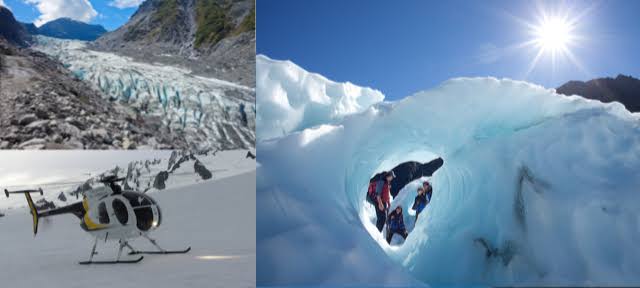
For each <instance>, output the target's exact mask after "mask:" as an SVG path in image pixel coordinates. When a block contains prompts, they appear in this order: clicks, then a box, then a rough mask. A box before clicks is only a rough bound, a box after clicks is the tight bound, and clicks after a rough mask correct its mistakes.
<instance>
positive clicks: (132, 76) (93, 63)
mask: <svg viewBox="0 0 640 288" xmlns="http://www.w3.org/2000/svg"><path fill="white" fill-rule="evenodd" d="M34 48H35V49H37V50H40V51H42V52H44V53H46V54H49V55H52V56H53V57H55V58H57V59H58V60H59V61H60V62H62V63H63V64H64V65H65V66H67V67H68V68H69V69H70V70H71V71H72V72H73V73H74V74H75V75H76V76H77V77H78V78H80V79H83V80H87V81H89V82H90V83H93V84H94V85H95V86H96V88H98V89H99V90H101V91H103V92H104V94H105V95H106V96H107V97H109V98H110V99H111V100H115V101H119V102H121V103H124V104H126V105H129V106H131V107H133V108H135V109H137V110H139V111H141V114H142V115H143V116H151V117H159V118H160V119H161V120H162V121H163V122H164V123H165V124H167V125H168V126H169V127H171V128H172V129H173V130H181V131H186V134H185V135H186V137H187V140H188V141H189V143H193V144H194V145H197V146H199V147H197V148H208V147H223V148H247V147H254V146H255V90H254V89H253V88H249V87H245V86H242V85H238V84H235V83H231V82H227V81H223V80H218V79H214V78H205V77H199V76H195V75H192V74H190V71H188V70H185V69H181V68H177V67H173V66H167V65H160V64H157V65H156V64H148V63H142V62H136V61H134V60H132V59H131V58H128V57H122V56H118V55H115V54H112V53H105V52H98V51H92V50H89V49H86V42H83V41H76V40H61V39H56V38H50V37H44V36H37V37H36V44H35V45H34Z"/></svg>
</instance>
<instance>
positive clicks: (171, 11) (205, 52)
mask: <svg viewBox="0 0 640 288" xmlns="http://www.w3.org/2000/svg"><path fill="white" fill-rule="evenodd" d="M93 47H94V48H95V49H99V50H104V51H115V52H117V53H120V54H122V55H127V56H132V57H134V58H137V59H141V60H143V61H144V62H160V63H165V64H170V65H178V66H182V67H186V68H188V69H190V70H192V71H193V73H195V74H198V75H204V76H210V77H215V78H219V79H223V80H227V81H231V82H235V83H240V84H242V85H245V86H250V87H255V2H254V1H252V0H147V1H145V2H144V3H143V4H142V5H140V7H139V8H138V10H137V11H136V13H135V14H133V16H131V19H130V20H129V21H128V22H127V23H126V24H125V25H124V26H122V27H120V28H119V29H117V30H116V31H113V32H110V33H107V34H105V35H103V36H102V37H100V38H99V39H98V40H96V42H95V43H94V44H93Z"/></svg>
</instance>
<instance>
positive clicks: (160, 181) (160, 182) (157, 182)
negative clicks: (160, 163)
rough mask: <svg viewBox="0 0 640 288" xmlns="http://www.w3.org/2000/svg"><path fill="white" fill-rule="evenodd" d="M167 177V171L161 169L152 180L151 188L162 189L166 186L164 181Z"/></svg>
mask: <svg viewBox="0 0 640 288" xmlns="http://www.w3.org/2000/svg"><path fill="white" fill-rule="evenodd" d="M167 179H169V172H167V171H162V172H160V173H158V175H156V178H155V179H154V180H153V188H156V189H158V190H162V189H164V188H166V187H167V185H166V184H165V182H166V181H167Z"/></svg>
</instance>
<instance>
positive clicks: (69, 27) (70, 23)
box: [38, 17, 107, 41]
mask: <svg viewBox="0 0 640 288" xmlns="http://www.w3.org/2000/svg"><path fill="white" fill-rule="evenodd" d="M38 33H39V34H42V35H45V36H50V37H55V38H62V39H77V40H84V41H93V40H96V39H98V37H100V36H102V34H104V33H107V30H106V29H104V27H102V25H95V24H88V23H85V22H82V21H78V20H74V19H71V18H67V17H63V18H58V19H55V20H53V21H50V22H47V23H45V24H44V25H42V26H40V28H38Z"/></svg>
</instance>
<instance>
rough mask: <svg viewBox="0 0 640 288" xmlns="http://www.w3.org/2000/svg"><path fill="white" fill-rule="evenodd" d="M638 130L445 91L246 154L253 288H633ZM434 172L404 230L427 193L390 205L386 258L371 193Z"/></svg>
mask: <svg viewBox="0 0 640 288" xmlns="http://www.w3.org/2000/svg"><path fill="white" fill-rule="evenodd" d="M259 63H260V62H259ZM262 65H268V63H265V62H264V61H262ZM273 65H274V66H278V65H280V64H278V63H274V64H273ZM264 71H270V69H268V67H267V68H265V67H263V68H261V69H258V72H259V73H262V72H264ZM263 77H265V76H264V75H258V79H261V78H263ZM272 81H273V82H274V83H277V82H278V81H281V82H282V83H289V81H290V80H289V79H288V78H287V77H283V78H282V79H277V78H274V79H273V80H272ZM259 83H261V82H259ZM273 85H275V86H277V84H273ZM281 87H285V88H283V89H286V87H287V86H286V85H282V86H281ZM258 89H259V91H263V90H260V89H261V88H258ZM274 91H276V90H274ZM262 97H267V98H268V97H276V95H262V94H261V95H260V97H259V98H262ZM336 97H339V95H336ZM258 113H259V115H258V118H259V119H262V120H261V121H268V120H270V118H268V117H269V115H268V114H261V113H262V111H261V110H258ZM260 117H262V118H260ZM291 117H293V118H296V117H300V115H299V114H298V113H297V112H296V113H293V115H292V116H291ZM280 118H284V119H286V118H287V116H286V115H285V116H279V117H278V118H276V119H275V120H278V119H280ZM638 118H639V117H638V115H637V114H632V113H630V112H628V111H627V110H625V109H624V107H623V106H622V105H621V104H619V103H611V104H602V103H600V102H597V101H591V100H586V99H584V98H581V97H579V96H562V95H558V94H556V93H555V92H554V91H553V90H548V89H545V88H543V87H540V86H535V85H532V84H529V83H526V82H519V81H512V80H508V79H502V80H499V79H495V78H458V79H452V80H449V81H447V82H445V83H443V84H442V85H440V86H439V87H436V88H434V89H431V90H427V91H423V92H419V93H416V94H415V95H412V96H409V97H406V98H404V99H402V100H400V101H397V102H392V103H389V102H387V103H379V104H376V105H373V106H371V107H369V108H367V109H366V110H365V111H363V112H362V113H359V114H354V115H351V116H349V117H345V118H344V120H342V121H339V122H335V121H333V119H330V118H327V119H325V122H327V123H333V124H324V125H318V126H314V127H310V128H308V129H304V130H303V131H300V132H294V133H289V134H287V135H286V136H283V137H280V138H276V139H270V140H262V141H259V142H258V144H257V149H258V150H259V153H258V157H259V158H258V162H259V168H258V174H257V177H258V182H257V201H258V203H260V205H258V211H257V219H258V220H257V221H258V223H257V227H258V231H257V250H258V258H257V259H258V268H257V269H258V275H257V277H258V278H257V281H258V285H290V284H293V285H299V284H305V285H381V284H389V285H406V284H416V281H418V282H419V283H425V284H429V285H453V284H455V285H478V284H479V285H532V286H537V285H634V284H635V285H637V284H638V283H640V250H639V249H637V248H636V246H637V243H638V241H640V212H639V211H640V193H638V187H640V178H639V177H637V175H638V174H639V173H640V127H639V123H640V122H639V121H638V120H639V119H638ZM259 128H260V127H259ZM260 133H261V131H258V135H260ZM436 157H442V158H443V159H444V166H442V167H441V168H440V169H439V170H438V171H436V172H435V174H434V175H433V176H432V177H430V182H431V183H432V185H433V187H434V192H433V198H432V202H431V203H430V204H429V205H428V206H427V208H426V209H425V210H424V211H423V213H422V214H421V216H420V218H419V220H418V221H417V223H415V227H414V226H413V223H412V222H413V219H412V218H413V217H414V216H413V214H412V213H407V212H408V210H409V208H410V207H411V204H412V202H413V198H414V196H415V193H416V192H415V191H416V190H415V189H416V188H417V186H418V185H419V182H420V181H421V180H424V179H420V180H417V181H416V182H414V183H411V184H409V185H407V187H406V188H405V189H403V191H401V192H400V194H399V196H398V197H396V199H394V201H393V203H392V205H393V206H396V205H402V206H403V207H404V211H405V214H404V219H405V222H406V223H407V226H408V228H409V229H410V230H412V231H411V232H410V234H409V237H408V239H407V240H406V241H405V242H404V244H402V245H398V244H397V243H399V242H402V241H397V240H398V239H394V241H393V242H392V245H391V246H390V245H388V244H387V243H386V241H385V240H383V237H382V236H381V235H380V233H378V232H377V230H376V229H375V227H373V225H374V224H373V223H372V218H374V217H372V215H371V214H372V213H373V209H372V207H371V206H370V205H369V204H368V203H366V201H365V194H366V189H367V185H368V180H369V178H370V177H371V176H372V175H374V174H375V173H377V172H380V171H383V170H386V169H390V168H392V167H394V166H395V165H397V164H399V163H402V162H404V161H408V160H415V161H421V162H426V161H429V160H432V159H434V158H436ZM394 243H396V244H394Z"/></svg>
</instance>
